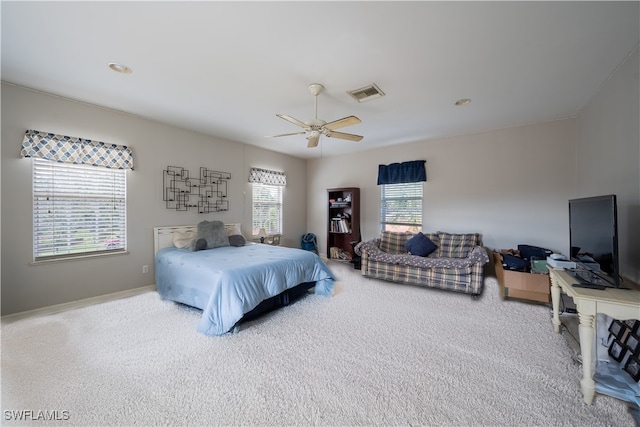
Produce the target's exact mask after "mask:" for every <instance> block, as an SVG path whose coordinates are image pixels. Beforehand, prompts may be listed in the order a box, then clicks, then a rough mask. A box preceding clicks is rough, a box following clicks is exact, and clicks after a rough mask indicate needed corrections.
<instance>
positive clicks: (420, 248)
mask: <svg viewBox="0 0 640 427" xmlns="http://www.w3.org/2000/svg"><path fill="white" fill-rule="evenodd" d="M405 248H406V249H407V250H408V251H409V253H410V254H411V255H417V256H422V257H424V256H427V255H429V254H431V253H432V252H435V250H436V249H438V247H437V246H436V245H435V243H433V242H432V241H431V240H430V239H429V238H428V237H427V236H425V235H424V234H422V233H418V234H416V235H414V236H413V237H412V238H411V239H409V240H408V241H407V244H406V245H405Z"/></svg>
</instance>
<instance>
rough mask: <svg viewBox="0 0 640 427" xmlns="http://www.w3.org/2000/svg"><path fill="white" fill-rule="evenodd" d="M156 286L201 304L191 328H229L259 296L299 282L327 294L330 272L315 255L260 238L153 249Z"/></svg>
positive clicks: (166, 295)
mask: <svg viewBox="0 0 640 427" xmlns="http://www.w3.org/2000/svg"><path fill="white" fill-rule="evenodd" d="M155 266H156V287H157V289H158V293H159V294H160V295H161V296H162V298H163V299H167V300H171V301H176V302H180V303H183V304H186V305H189V306H192V307H196V308H199V309H201V310H203V313H202V319H201V320H200V323H199V324H198V327H197V330H198V331H199V332H202V333H203V334H206V335H223V334H225V333H227V332H230V331H231V330H232V329H233V328H234V326H235V325H236V323H237V322H238V320H240V319H241V318H242V316H243V315H244V314H245V313H248V312H249V311H251V310H252V309H253V308H255V307H256V306H257V305H258V304H259V303H260V302H262V301H264V300H266V299H268V298H270V297H273V296H276V295H278V294H280V293H281V292H283V291H284V290H286V289H289V288H292V287H294V286H296V285H298V284H300V283H305V282H316V285H315V293H316V294H319V295H332V294H333V284H334V280H335V277H334V275H333V273H332V272H331V270H329V268H328V267H327V266H326V265H325V264H324V263H323V262H322V260H321V259H320V257H318V255H316V254H314V253H312V252H309V251H304V250H301V249H293V248H286V247H279V246H270V245H262V244H247V245H246V246H240V247H235V246H225V247H221V248H215V249H209V250H204V251H197V252H189V251H187V250H185V249H178V248H175V247H170V248H164V249H161V250H160V251H158V254H157V255H156V262H155Z"/></svg>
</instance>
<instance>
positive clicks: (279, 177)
mask: <svg viewBox="0 0 640 427" xmlns="http://www.w3.org/2000/svg"><path fill="white" fill-rule="evenodd" d="M249 182H251V183H259V184H269V185H282V186H285V185H287V175H285V174H284V172H277V171H270V170H267V169H259V168H251V171H250V172H249Z"/></svg>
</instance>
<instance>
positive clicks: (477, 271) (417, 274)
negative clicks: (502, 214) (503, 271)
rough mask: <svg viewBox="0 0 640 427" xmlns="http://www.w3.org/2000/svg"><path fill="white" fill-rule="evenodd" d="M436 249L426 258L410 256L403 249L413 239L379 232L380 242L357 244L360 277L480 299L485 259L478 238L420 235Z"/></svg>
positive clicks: (404, 234) (485, 252)
mask: <svg viewBox="0 0 640 427" xmlns="http://www.w3.org/2000/svg"><path fill="white" fill-rule="evenodd" d="M424 235H425V236H427V237H428V238H429V240H431V241H432V242H433V243H435V245H436V246H437V249H436V250H435V252H433V253H431V254H430V255H429V256H427V257H421V256H416V255H411V254H410V253H409V252H408V251H407V249H406V247H405V245H406V243H407V242H408V241H409V239H411V238H412V237H413V236H414V235H413V234H411V233H397V232H389V231H383V232H382V234H381V236H380V238H377V239H373V240H369V241H366V242H360V243H359V244H358V245H357V246H356V247H355V252H356V253H357V254H358V255H360V256H361V257H362V270H361V272H362V275H363V276H366V277H372V278H375V279H382V280H388V281H392V282H398V283H409V284H414V285H419V286H424V287H430V288H440V289H446V290H450V291H456V292H463V293H467V294H471V295H480V294H481V293H482V289H483V288H484V280H483V270H484V264H486V263H488V262H489V255H488V254H487V251H486V249H485V248H484V247H483V246H482V243H481V241H480V235H479V234H477V233H471V234H451V233H445V232H441V231H439V232H437V233H424Z"/></svg>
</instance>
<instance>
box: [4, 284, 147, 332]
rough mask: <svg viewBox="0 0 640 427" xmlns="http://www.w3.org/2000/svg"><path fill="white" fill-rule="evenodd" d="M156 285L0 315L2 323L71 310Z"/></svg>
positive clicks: (133, 293)
mask: <svg viewBox="0 0 640 427" xmlns="http://www.w3.org/2000/svg"><path fill="white" fill-rule="evenodd" d="M155 290H156V285H147V286H142V287H140V288H135V289H127V290H126V291H119V292H113V293H111V294H107V295H99V296H97V297H91V298H85V299H81V300H78V301H71V302H65V303H62V304H56V305H51V306H48V307H42V308H36V309H34V310H28V311H21V312H20V313H13V314H7V315H6V316H2V318H1V319H2V323H5V322H14V321H16V320H20V319H24V318H26V317H35V316H46V315H49V314H54V313H60V312H62V311H67V310H73V309H74V308H80V307H87V306H89V305H93V304H100V303H103V302H107V301H113V300H117V299H120V298H127V297H132V296H135V295H140V294H143V293H145V292H150V291H155Z"/></svg>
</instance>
